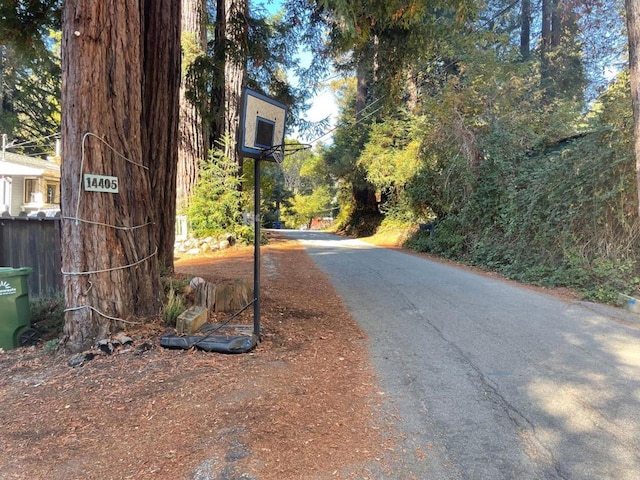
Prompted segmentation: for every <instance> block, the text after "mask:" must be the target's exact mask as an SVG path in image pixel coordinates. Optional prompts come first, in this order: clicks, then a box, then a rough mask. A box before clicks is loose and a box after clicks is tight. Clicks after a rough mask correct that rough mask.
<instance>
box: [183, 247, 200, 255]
mask: <svg viewBox="0 0 640 480" xmlns="http://www.w3.org/2000/svg"><path fill="white" fill-rule="evenodd" d="M200 253H202V252H201V250H200V249H199V248H197V247H195V248H191V249H189V250H188V251H187V255H200Z"/></svg>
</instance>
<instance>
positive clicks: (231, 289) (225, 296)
mask: <svg viewBox="0 0 640 480" xmlns="http://www.w3.org/2000/svg"><path fill="white" fill-rule="evenodd" d="M250 301H251V286H250V285H249V282H247V280H245V279H237V280H233V281H231V282H225V283H220V284H216V283H211V282H205V283H201V284H200V285H198V286H197V287H196V295H195V304H196V305H201V306H203V307H205V308H207V309H209V310H211V311H214V312H237V311H238V310H240V309H241V308H242V307H244V306H245V305H247V304H248V303H249V302H250Z"/></svg>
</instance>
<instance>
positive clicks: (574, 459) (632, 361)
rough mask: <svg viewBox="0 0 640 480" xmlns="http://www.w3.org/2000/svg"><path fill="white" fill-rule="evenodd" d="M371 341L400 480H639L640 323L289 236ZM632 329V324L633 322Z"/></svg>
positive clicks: (401, 256) (384, 252)
mask: <svg viewBox="0 0 640 480" xmlns="http://www.w3.org/2000/svg"><path fill="white" fill-rule="evenodd" d="M283 233H285V234H286V235H288V236H290V237H295V238H297V239H299V240H300V241H301V242H302V244H303V245H304V247H305V249H306V250H307V252H308V253H309V254H310V255H311V257H312V258H313V259H314V260H315V262H316V263H317V265H318V266H319V267H320V268H321V269H322V270H323V271H325V272H326V273H327V274H328V276H329V278H330V280H331V282H332V283H333V285H334V286H335V288H336V289H337V291H338V292H339V293H340V295H341V296H342V298H343V299H344V301H345V303H346V304H347V306H348V308H349V310H350V312H351V314H352V315H353V317H354V319H355V320H356V321H357V322H358V323H359V324H360V325H361V327H362V328H363V329H364V330H365V331H366V333H367V335H368V338H369V349H370V355H371V362H372V364H373V366H374V368H375V371H376V373H377V375H378V377H379V381H380V384H379V388H380V389H381V390H383V391H384V392H385V396H386V398H387V402H386V404H385V407H384V408H385V413H384V414H385V415H388V416H389V417H388V418H390V419H393V418H397V425H396V426H397V428H399V429H400V430H401V431H404V432H406V434H407V435H406V441H405V444H404V445H401V446H400V447H399V448H400V451H401V452H404V453H403V454H402V457H403V458H402V462H400V463H399V464H398V465H395V466H393V471H394V472H396V473H395V474H394V475H395V477H394V478H398V479H406V478H411V477H414V478H418V479H428V480H439V479H483V480H485V479H490V480H499V479H518V480H525V479H603V480H604V479H607V480H613V479H625V480H626V479H628V480H631V479H634V480H637V479H640V323H635V324H634V323H633V322H634V320H635V316H634V315H631V314H628V313H626V312H623V311H621V310H618V309H612V308H611V309H610V308H603V307H599V306H597V305H593V304H587V303H582V302H573V303H571V302H566V301H563V300H561V299H558V298H556V297H554V296H550V295H546V294H541V293H538V292H536V291H534V290H532V289H527V288H522V287H519V286H514V285H512V284H510V283H507V282H503V281H500V280H496V279H491V278H487V277H486V276H483V275H478V274H474V273H470V272H469V271H467V270H465V269H460V268H455V267H452V266H447V265H444V264H442V263H438V262H433V261H429V260H427V259H424V258H421V257H417V256H415V255H409V254H405V253H401V252H399V251H394V250H390V249H384V248H378V247H374V246H371V245H369V244H367V243H364V242H361V241H358V240H351V239H345V238H341V237H337V236H333V235H330V234H325V233H317V232H302V231H283ZM629 320H631V321H629Z"/></svg>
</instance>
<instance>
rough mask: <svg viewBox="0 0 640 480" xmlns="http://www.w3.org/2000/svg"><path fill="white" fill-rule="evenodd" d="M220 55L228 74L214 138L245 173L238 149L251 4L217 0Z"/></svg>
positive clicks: (220, 90) (219, 87) (243, 0)
mask: <svg viewBox="0 0 640 480" xmlns="http://www.w3.org/2000/svg"><path fill="white" fill-rule="evenodd" d="M217 6H218V8H217V17H216V40H215V42H216V46H215V48H216V52H217V56H218V59H219V61H220V62H221V68H219V70H220V71H222V72H224V75H223V76H222V78H221V82H222V83H221V84H218V85H217V91H218V95H217V99H218V102H219V103H218V105H217V109H218V111H219V113H220V115H219V118H220V120H219V122H218V124H217V128H216V130H215V135H214V138H215V139H216V140H218V141H222V140H229V142H226V141H225V142H224V152H225V155H226V156H227V157H228V158H230V159H232V160H234V162H235V163H236V164H237V165H238V169H239V172H240V173H241V172H242V158H241V157H240V155H239V153H238V149H237V148H236V144H237V136H238V135H237V134H238V127H239V125H240V116H241V115H240V114H241V112H240V107H241V99H242V88H243V86H244V82H245V77H246V70H247V50H248V47H247V45H248V41H249V40H248V24H247V15H248V9H249V6H248V2H247V0H217Z"/></svg>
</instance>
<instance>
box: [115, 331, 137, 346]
mask: <svg viewBox="0 0 640 480" xmlns="http://www.w3.org/2000/svg"><path fill="white" fill-rule="evenodd" d="M114 341H115V342H118V343H119V344H120V345H131V344H133V338H131V337H127V336H126V335H125V334H124V333H122V332H120V333H118V335H116V337H115V338H114Z"/></svg>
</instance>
